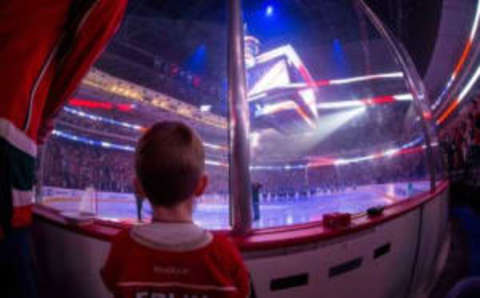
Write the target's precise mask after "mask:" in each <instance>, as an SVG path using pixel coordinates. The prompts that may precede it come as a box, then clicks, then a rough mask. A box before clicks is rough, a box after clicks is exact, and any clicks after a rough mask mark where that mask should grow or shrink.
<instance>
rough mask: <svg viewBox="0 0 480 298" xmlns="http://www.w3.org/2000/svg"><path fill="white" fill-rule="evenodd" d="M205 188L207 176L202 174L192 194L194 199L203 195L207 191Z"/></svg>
mask: <svg viewBox="0 0 480 298" xmlns="http://www.w3.org/2000/svg"><path fill="white" fill-rule="evenodd" d="M207 186H208V176H207V174H203V175H202V176H201V177H200V179H199V180H198V183H197V187H196V188H195V191H194V193H193V194H194V195H195V196H196V197H199V196H201V195H203V193H204V192H205V190H206V189H207Z"/></svg>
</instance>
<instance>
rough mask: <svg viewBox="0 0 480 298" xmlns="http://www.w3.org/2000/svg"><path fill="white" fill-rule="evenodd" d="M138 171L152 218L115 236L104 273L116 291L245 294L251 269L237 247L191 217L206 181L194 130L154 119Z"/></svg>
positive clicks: (138, 155) (132, 296)
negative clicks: (195, 222)
mask: <svg viewBox="0 0 480 298" xmlns="http://www.w3.org/2000/svg"><path fill="white" fill-rule="evenodd" d="M135 170H136V176H137V179H138V182H139V185H140V186H141V188H142V189H141V191H142V192H143V193H144V194H145V196H146V197H147V199H148V200H149V201H150V204H151V206H152V209H153V218H152V222H151V223H150V224H145V225H138V226H135V227H133V228H131V230H126V231H123V232H120V233H119V234H118V235H117V236H116V237H115V239H114V240H113V242H112V246H111V249H110V253H109V256H108V258H107V261H106V264H105V266H104V268H103V269H102V270H101V276H102V278H103V281H104V283H105V285H106V286H107V288H108V289H109V290H110V291H111V292H112V293H113V294H114V296H115V297H116V298H137V297H169V298H170V297H181V298H185V297H202V298H203V297H209V298H213V297H230V298H234V297H235V298H236V297H247V296H248V295H249V278H248V272H247V269H246V268H245V265H244V264H243V261H242V258H241V256H240V253H239V252H238V250H237V248H236V247H235V245H234V244H233V243H232V242H231V240H230V239H228V238H227V237H226V236H221V235H212V234H211V233H210V232H209V231H207V230H204V229H202V228H200V227H199V226H197V225H195V224H194V223H193V220H192V213H193V207H194V204H195V200H196V199H197V198H198V197H199V196H201V195H202V194H203V192H204V191H205V188H206V187H207V184H208V178H207V175H206V174H205V153H204V148H203V144H202V141H201V140H200V138H199V137H198V136H197V134H196V133H195V132H194V131H192V130H191V129H190V128H189V127H188V126H186V125H184V124H182V123H178V122H160V123H157V124H155V125H153V126H152V127H151V128H150V129H149V130H147V132H146V133H145V134H144V135H143V136H142V137H141V138H140V140H139V142H138V144H137V148H136V152H135Z"/></svg>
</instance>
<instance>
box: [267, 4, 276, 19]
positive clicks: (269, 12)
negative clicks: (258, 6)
mask: <svg viewBox="0 0 480 298" xmlns="http://www.w3.org/2000/svg"><path fill="white" fill-rule="evenodd" d="M273 12H274V9H273V6H272V5H268V6H267V8H266V9H265V15H266V16H267V17H271V16H273Z"/></svg>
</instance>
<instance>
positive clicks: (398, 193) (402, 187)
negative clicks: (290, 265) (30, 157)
mask: <svg viewBox="0 0 480 298" xmlns="http://www.w3.org/2000/svg"><path fill="white" fill-rule="evenodd" d="M428 189H429V182H426V181H418V182H414V183H412V185H411V186H410V187H409V186H408V184H407V183H396V184H376V185H368V186H360V187H358V188H356V189H348V190H345V191H342V192H333V193H329V192H327V193H323V192H320V193H317V194H314V195H308V196H301V195H299V194H296V195H295V196H294V197H288V198H287V197H272V198H268V199H265V198H263V197H262V199H261V204H260V219H259V220H258V221H254V222H253V227H254V228H267V227H276V226H284V225H293V224H301V223H308V222H312V221H320V220H321V219H322V216H323V214H326V213H331V212H348V213H351V214H358V213H361V212H365V211H366V210H367V209H368V208H370V207H375V206H388V205H392V204H395V203H397V202H400V201H403V200H405V199H407V198H409V197H412V196H414V195H417V194H420V193H422V192H426V191H428ZM77 192H78V191H77ZM409 192H410V193H409ZM109 197H110V198H100V199H97V204H96V205H97V207H96V209H97V217H98V218H101V219H105V220H111V221H116V222H130V223H135V222H136V217H137V211H136V203H135V199H134V196H133V194H119V197H121V198H119V199H115V198H112V197H111V194H110V196H109ZM264 200H266V201H269V202H263V201H264ZM222 201H223V202H222V203H199V204H197V205H196V209H195V212H194V220H195V222H196V223H198V224H200V225H201V226H203V227H206V228H209V229H225V228H228V227H229V219H228V205H227V203H226V200H222ZM43 204H45V205H47V206H50V207H53V208H55V209H58V210H60V211H61V212H76V211H78V210H79V206H80V198H75V197H73V198H72V197H70V198H69V197H68V195H63V196H59V195H55V194H49V195H48V196H44V199H43ZM150 216H151V208H150V206H149V204H148V202H147V201H145V202H144V204H143V218H144V221H149V219H150Z"/></svg>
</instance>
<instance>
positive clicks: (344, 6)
mask: <svg viewBox="0 0 480 298" xmlns="http://www.w3.org/2000/svg"><path fill="white" fill-rule="evenodd" d="M353 3H355V2H348V1H330V2H322V1H320V2H315V3H314V2H298V1H276V2H272V1H253V0H246V1H244V18H245V33H244V40H245V61H246V66H247V74H246V81H247V85H248V102H249V112H250V117H249V119H250V129H251V133H250V149H251V150H250V153H251V167H250V171H251V181H252V205H253V218H254V222H253V226H254V227H256V228H264V227H273V226H283V225H293V224H299V223H307V222H312V221H318V220H321V219H322V216H323V215H324V214H326V213H333V212H348V213H352V214H355V213H360V212H365V211H366V210H367V209H368V208H371V207H377V206H382V207H385V206H388V205H391V204H394V203H397V202H400V201H402V200H405V199H408V198H411V197H413V196H415V195H417V194H419V193H422V192H426V191H429V190H430V176H429V161H428V159H427V150H426V149H427V148H428V146H427V144H428V143H427V142H428V139H426V138H425V132H426V131H428V129H429V127H426V126H428V123H427V124H425V122H423V121H422V119H421V117H419V115H420V114H421V113H419V112H418V109H419V106H416V105H415V103H414V97H415V96H418V94H412V91H411V86H409V85H408V80H409V79H412V77H409V74H408V73H405V72H404V69H403V68H402V67H401V65H400V64H399V61H401V60H400V59H399V57H398V55H399V54H398V53H393V52H392V51H391V47H390V45H389V41H388V40H386V39H385V38H384V35H382V34H380V31H378V30H377V29H376V28H375V27H374V26H373V25H372V23H370V21H369V19H368V18H367V17H366V15H365V13H364V11H363V10H362V9H361V8H360V6H356V5H354V4H353ZM413 79H415V78H413ZM415 83H416V84H420V85H421V82H415ZM416 84H414V87H415V85H416ZM417 100H418V98H417ZM417 103H418V102H417ZM421 108H422V107H421V106H420V110H422V109H421ZM422 117H423V116H422Z"/></svg>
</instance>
